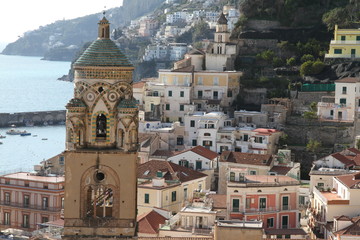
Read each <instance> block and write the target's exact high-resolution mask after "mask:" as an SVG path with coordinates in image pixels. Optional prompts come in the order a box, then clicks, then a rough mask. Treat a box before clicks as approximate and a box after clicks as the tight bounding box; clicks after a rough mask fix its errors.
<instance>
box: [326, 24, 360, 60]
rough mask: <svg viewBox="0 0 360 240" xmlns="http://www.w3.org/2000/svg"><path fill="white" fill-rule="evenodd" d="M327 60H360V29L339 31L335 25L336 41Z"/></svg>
mask: <svg viewBox="0 0 360 240" xmlns="http://www.w3.org/2000/svg"><path fill="white" fill-rule="evenodd" d="M325 58H345V59H356V58H360V29H339V28H338V26H337V25H335V30H334V40H331V42H330V47H329V53H328V54H325Z"/></svg>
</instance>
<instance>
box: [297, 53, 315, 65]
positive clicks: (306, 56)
mask: <svg viewBox="0 0 360 240" xmlns="http://www.w3.org/2000/svg"><path fill="white" fill-rule="evenodd" d="M314 60H315V58H314V56H313V55H311V54H304V55H303V56H302V57H301V59H300V61H301V62H302V63H304V62H307V61H314Z"/></svg>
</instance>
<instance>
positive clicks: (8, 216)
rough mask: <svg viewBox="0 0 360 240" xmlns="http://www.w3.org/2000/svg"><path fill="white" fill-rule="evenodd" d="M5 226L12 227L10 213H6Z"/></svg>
mask: <svg viewBox="0 0 360 240" xmlns="http://www.w3.org/2000/svg"><path fill="white" fill-rule="evenodd" d="M4 225H10V213H9V212H4Z"/></svg>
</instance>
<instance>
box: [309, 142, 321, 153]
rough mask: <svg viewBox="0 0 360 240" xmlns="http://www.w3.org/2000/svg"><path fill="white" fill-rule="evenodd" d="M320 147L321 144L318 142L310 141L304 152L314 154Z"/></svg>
mask: <svg viewBox="0 0 360 240" xmlns="http://www.w3.org/2000/svg"><path fill="white" fill-rule="evenodd" d="M321 145H322V144H321V142H320V141H317V140H314V139H310V140H309V142H308V143H307V144H306V150H307V151H309V152H312V153H314V154H316V153H317V152H318V151H319V150H320V148H321Z"/></svg>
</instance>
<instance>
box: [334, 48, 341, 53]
mask: <svg viewBox="0 0 360 240" xmlns="http://www.w3.org/2000/svg"><path fill="white" fill-rule="evenodd" d="M334 54H342V49H339V48H335V49H334Z"/></svg>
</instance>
